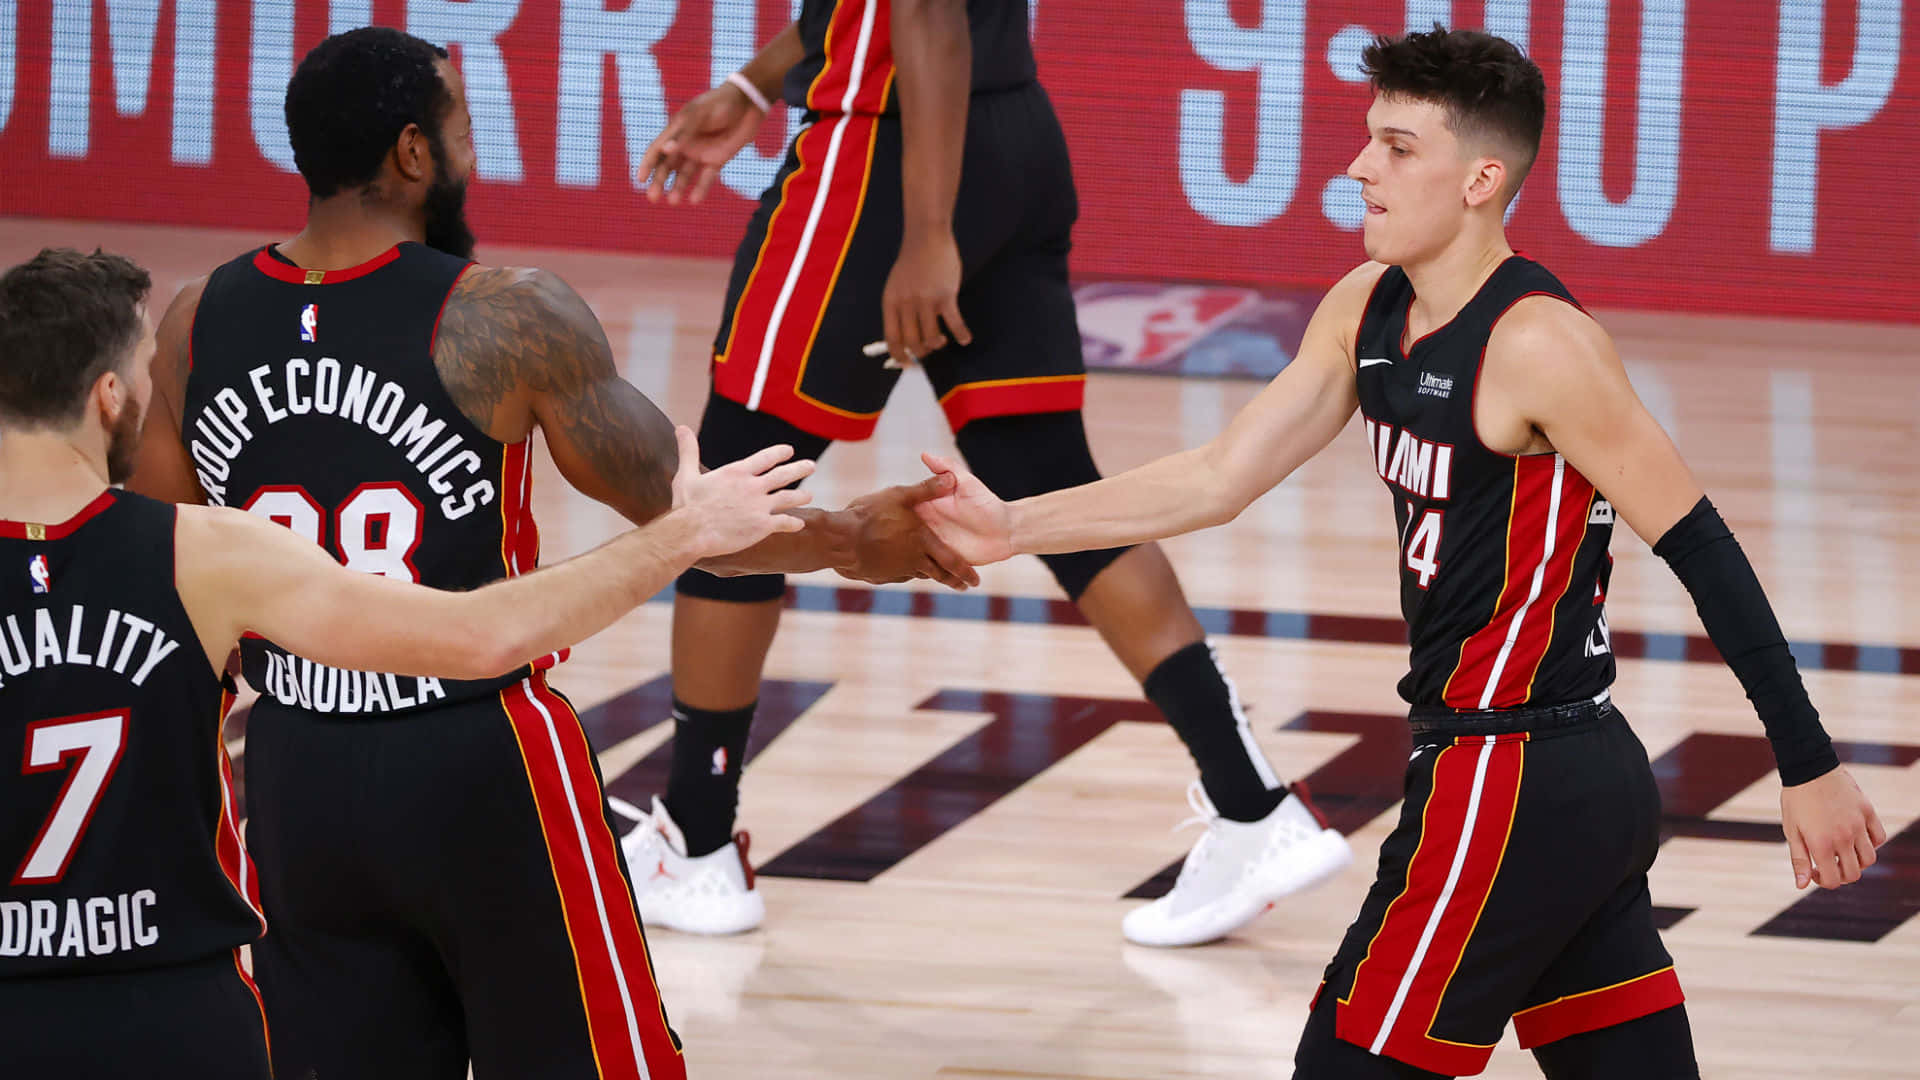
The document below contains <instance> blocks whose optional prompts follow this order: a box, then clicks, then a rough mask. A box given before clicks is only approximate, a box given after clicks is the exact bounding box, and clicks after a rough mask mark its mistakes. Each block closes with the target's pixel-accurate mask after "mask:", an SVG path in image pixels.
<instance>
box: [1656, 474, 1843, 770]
mask: <svg viewBox="0 0 1920 1080" xmlns="http://www.w3.org/2000/svg"><path fill="white" fill-rule="evenodd" d="M1653 551H1654V554H1656V555H1658V556H1660V557H1661V558H1663V559H1665V560H1666V561H1667V563H1668V565H1670V566H1671V567H1672V568H1673V572H1674V575H1675V576H1677V577H1678V578H1679V579H1680V582H1681V584H1683V585H1685V586H1686V587H1687V592H1688V593H1690V594H1691V595H1692V596H1693V601H1694V607H1695V609H1696V610H1697V611H1698V612H1699V614H1700V623H1701V625H1702V626H1704V627H1705V628H1706V631H1707V637H1708V638H1709V639H1711V640H1712V641H1713V644H1714V647H1715V648H1717V649H1719V650H1720V656H1721V658H1722V659H1724V660H1725V661H1726V663H1727V666H1728V667H1730V668H1732V669H1733V673H1734V675H1735V676H1736V677H1738V678H1739V680H1740V685H1741V687H1743V688H1744V689H1745V690H1746V692H1747V698H1748V700H1750V701H1752V702H1753V708H1754V711H1755V712H1756V713H1757V714H1759V717H1760V722H1761V723H1762V724H1763V725H1764V726H1765V727H1766V731H1767V740H1768V741H1769V742H1770V743H1771V744H1772V746H1773V757H1774V762H1775V764H1776V765H1778V767H1779V770H1780V780H1781V783H1783V784H1785V785H1787V786H1789V787H1791V786H1794V785H1796V784H1803V783H1805V782H1807V781H1809V780H1813V779H1816V778H1818V777H1819V776H1821V775H1823V774H1824V773H1827V772H1829V771H1830V770H1832V769H1833V768H1834V767H1835V766H1837V765H1838V764H1839V763H1840V760H1839V758H1838V757H1837V756H1836V755H1835V753H1834V749H1833V742H1832V740H1831V739H1829V738H1828V737H1827V732H1826V729H1825V728H1823V727H1822V726H1821V725H1820V714H1819V712H1817V711H1816V710H1815V709H1814V707H1813V703H1812V702H1811V701H1809V700H1808V698H1807V691H1806V688H1805V687H1804V686H1803V685H1802V684H1801V682H1800V672H1799V670H1798V669H1797V668H1796V667H1795V666H1794V662H1793V653H1792V652H1791V651H1790V650H1789V649H1788V647H1787V640H1786V635H1785V634H1783V633H1782V632H1781V630H1780V620H1779V619H1778V618H1776V617H1775V616H1774V613H1773V606H1772V605H1771V604H1769V603H1768V602H1767V597H1766V593H1765V592H1764V591H1762V589H1761V587H1760V579H1759V577H1758V576H1757V575H1755V574H1754V572H1753V564H1752V563H1750V562H1748V561H1747V557H1746V554H1745V553H1744V552H1743V551H1741V549H1740V544H1739V541H1737V540H1735V539H1734V538H1733V533H1732V531H1731V530H1729V529H1728V528H1727V526H1726V523H1725V522H1724V521H1722V520H1721V519H1720V515H1719V513H1718V512H1717V511H1715V510H1714V509H1713V504H1712V503H1711V502H1709V501H1708V500H1707V499H1706V498H1704V497H1702V498H1701V499H1700V501H1699V503H1698V504H1696V505H1695V506H1694V508H1693V510H1692V511H1690V512H1689V513H1688V514H1687V515H1686V516H1685V517H1683V518H1681V519H1680V521H1679V522H1678V523H1677V524H1675V525H1674V526H1673V527H1672V528H1670V529H1668V530H1667V531H1666V533H1665V534H1663V535H1662V536H1661V537H1660V540H1659V542H1658V543H1656V544H1655V545H1654V546H1653Z"/></svg>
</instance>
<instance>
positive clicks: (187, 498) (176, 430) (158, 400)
mask: <svg viewBox="0 0 1920 1080" xmlns="http://www.w3.org/2000/svg"><path fill="white" fill-rule="evenodd" d="M206 287H207V279H206V278H200V279H198V280H196V281H191V282H188V283H187V285H186V287H185V288H182V289H181V290H180V292H179V294H178V295H176V296H175V297H174V298H173V303H171V304H169V305H167V312H166V314H165V315H162V316H161V317H160V326H159V327H158V328H157V329H156V330H155V331H154V352H153V400H152V401H151V402H149V403H148V405H147V422H146V428H145V430H144V431H142V433H141V435H140V449H139V450H138V452H137V453H136V455H135V457H134V467H133V475H132V476H131V477H130V478H129V479H128V480H127V490H129V491H137V492H139V493H140V494H142V495H145V496H148V497H149V498H154V499H164V500H166V501H167V502H176V503H204V502H206V501H207V494H206V492H205V491H202V490H201V488H200V479H199V477H197V476H195V475H194V471H193V459H192V458H190V457H188V456H187V444H186V439H185V434H184V432H183V431H182V427H183V424H182V421H183V420H184V409H185V406H184V402H185V401H186V397H187V372H188V371H189V370H190V369H191V368H192V367H193V352H192V340H191V339H192V335H193V316H194V313H195V312H196V311H198V310H199V308H200V294H201V292H203V291H204V290H205V289H206Z"/></svg>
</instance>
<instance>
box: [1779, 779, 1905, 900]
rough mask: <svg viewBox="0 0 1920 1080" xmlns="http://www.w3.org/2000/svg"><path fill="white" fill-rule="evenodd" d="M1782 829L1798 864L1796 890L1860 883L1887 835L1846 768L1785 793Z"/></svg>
mask: <svg viewBox="0 0 1920 1080" xmlns="http://www.w3.org/2000/svg"><path fill="white" fill-rule="evenodd" d="M1780 827H1781V828H1782V829H1783V830H1785V832H1786V834H1787V851H1788V853H1789V854H1790V855H1791V856H1792V858H1793V885H1794V888H1797V889H1804V888H1806V887H1807V884H1808V883H1809V882H1811V883H1813V884H1815V885H1818V886H1820V887H1821V888H1823V889H1837V888H1839V887H1840V886H1842V885H1848V884H1851V883H1853V882H1856V881H1859V880H1860V871H1861V870H1862V869H1863V868H1865V867H1869V866H1872V865H1873V862H1874V853H1873V849H1874V848H1877V847H1879V846H1880V845H1881V844H1884V843H1886V842H1887V830H1886V828H1885V827H1884V826H1882V825H1881V824H1880V815H1879V814H1876V813H1874V810H1873V804H1872V803H1870V802H1868V801H1867V797H1866V795H1864V794H1863V793H1862V792H1861V791H1860V785H1858V784H1856V783H1854V782H1853V776H1852V774H1850V773H1848V772H1847V767H1846V766H1845V765H1842V766H1840V767H1839V768H1836V769H1834V770H1833V771H1832V772H1829V773H1827V774H1826V775H1824V776H1821V777H1819V778H1818V779H1815V780H1809V781H1807V782H1806V783H1804V784H1796V785H1794V786H1793V787H1790V788H1782V789H1781V790H1780Z"/></svg>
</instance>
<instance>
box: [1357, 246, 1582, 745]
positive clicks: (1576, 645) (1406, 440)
mask: <svg viewBox="0 0 1920 1080" xmlns="http://www.w3.org/2000/svg"><path fill="white" fill-rule="evenodd" d="M1528 296H1555V297H1559V298H1560V299H1562V300H1564V301H1566V302H1567V303H1570V304H1575V305H1576V306H1578V302H1577V301H1575V300H1574V298H1573V295H1572V294H1571V293H1569V292H1568V291H1567V288H1566V286H1564V285H1562V284H1561V283H1560V282H1559V280H1558V279H1557V278H1555V277H1554V276H1553V275H1552V274H1550V273H1548V272H1547V270H1546V269H1545V268H1544V267H1542V266H1541V265H1540V264H1538V263H1536V262H1533V261H1532V260H1530V259H1527V258H1524V257H1522V256H1519V255H1515V256H1513V257H1511V258H1509V259H1507V260H1506V261H1505V262H1504V263H1502V264H1501V265H1500V267H1499V268H1498V269H1496V270H1495V271H1494V272H1493V276H1492V277H1490V278H1488V279H1487V281H1486V284H1484V285H1482V286H1481V287H1480V291H1479V292H1478V293H1476V294H1475V295H1474V297H1473V299H1472V300H1470V301H1468V302H1467V305H1466V307H1464V308H1462V309H1460V313H1459V314H1458V315H1455V316H1454V317H1453V320H1452V321H1451V322H1449V323H1447V324H1446V325H1445V326H1442V327H1440V328H1439V329H1437V330H1435V331H1433V332H1432V333H1429V334H1427V335H1426V336H1425V337H1422V338H1421V339H1420V340H1418V341H1415V342H1413V343H1412V344H1411V345H1407V346H1405V348H1403V342H1405V340H1406V338H1405V334H1406V328H1407V312H1408V310H1409V308H1410V306H1411V305H1412V303H1413V286H1412V284H1411V282H1409V281H1408V279H1407V275H1406V273H1405V272H1404V271H1402V270H1401V269H1400V268H1399V267H1397V266H1396V267H1391V268H1389V269H1388V270H1387V271H1386V272H1385V273H1383V274H1382V275H1381V276H1380V280H1379V282H1378V283H1377V284H1376V285H1375V286H1374V290H1373V295H1372V296H1371V297H1370V298H1369V299H1368V301H1367V307H1366V313H1365V314H1364V315H1363V316H1362V318H1361V321H1360V330H1359V334H1358V336H1357V338H1356V339H1355V350H1354V351H1355V356H1354V359H1355V363H1356V365H1357V367H1358V379H1359V393H1360V410H1361V413H1362V414H1363V415H1364V417H1365V420H1366V434H1367V445H1368V448H1369V449H1370V451H1371V452H1372V455H1373V464H1374V471H1376V472H1377V473H1379V474H1380V478H1381V479H1382V480H1384V481H1385V482H1386V485H1387V490H1388V491H1389V492H1390V493H1391V494H1392V495H1393V511H1394V517H1395V519H1396V521H1397V523H1398V525H1399V529H1400V554H1399V563H1400V610H1401V613H1402V614H1403V615H1405V616H1406V620H1407V626H1408V631H1409V636H1410V641H1411V645H1412V666H1411V670H1410V671H1409V672H1408V673H1407V676H1406V678H1404V679H1402V680H1401V681H1400V696H1401V697H1403V698H1405V699H1406V700H1407V701H1408V702H1409V703H1411V704H1414V705H1442V706H1447V707H1451V708H1455V709H1507V708H1519V707H1522V706H1531V705H1554V704H1562V703H1565V702H1570V701H1576V700H1579V699H1581V698H1588V697H1593V696H1594V695H1597V694H1599V693H1600V692H1601V691H1603V690H1605V689H1606V688H1607V687H1608V686H1609V685H1611V684H1612V682H1613V651H1612V647H1611V643H1610V642H1609V640H1608V635H1607V622H1606V616H1605V610H1604V606H1603V602H1604V600H1605V598H1606V588H1607V578H1608V575H1609V574H1610V573H1611V570H1612V565H1613V564H1612V560H1611V558H1610V556H1608V554H1607V543H1608V541H1609V539H1611V537H1612V534H1613V507H1612V506H1611V505H1609V504H1608V503H1607V501H1606V500H1605V499H1604V498H1602V497H1601V496H1600V495H1599V493H1598V492H1596V491H1595V490H1594V487H1593V485H1592V484H1590V483H1588V482H1587V479H1586V477H1584V476H1581V475H1580V473H1579V472H1578V470H1576V469H1574V467H1573V466H1571V465H1569V464H1568V463H1567V461H1566V459H1565V458H1563V457H1561V456H1560V455H1559V454H1552V453H1549V454H1534V455H1526V456H1521V457H1515V456H1512V455H1509V454H1502V453H1499V452H1497V451H1494V450H1489V449H1487V448H1486V447H1485V446H1483V445H1481V443H1480V438H1479V434H1478V432H1477V431H1476V430H1475V428H1474V426H1473V406H1474V399H1475V390H1476V389H1477V382H1478V380H1479V378H1480V365H1481V360H1482V358H1483V357H1484V356H1485V355H1486V349H1487V339H1488V337H1489V336H1490V335H1491V334H1492V333H1493V327H1494V324H1495V323H1496V322H1497V321H1499V319H1500V317H1501V316H1502V315H1504V314H1505V313H1506V312H1507V310H1508V309H1509V308H1511V307H1512V306H1513V305H1514V304H1516V303H1518V302H1519V301H1520V300H1521V299H1523V298H1525V297H1528Z"/></svg>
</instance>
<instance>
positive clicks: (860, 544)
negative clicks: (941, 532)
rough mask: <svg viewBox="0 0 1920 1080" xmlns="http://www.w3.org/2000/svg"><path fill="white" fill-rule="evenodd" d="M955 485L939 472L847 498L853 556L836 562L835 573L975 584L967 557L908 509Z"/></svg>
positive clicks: (885, 581) (884, 581) (888, 580)
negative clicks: (844, 563) (841, 564)
mask: <svg viewBox="0 0 1920 1080" xmlns="http://www.w3.org/2000/svg"><path fill="white" fill-rule="evenodd" d="M957 486H958V481H957V480H956V479H955V478H954V477H953V476H952V475H951V474H949V473H941V474H939V475H935V476H929V477H927V478H926V479H925V480H922V481H920V482H919V483H917V484H911V485H905V486H900V487H890V488H882V489H880V490H879V491H876V492H874V493H873V494H871V495H862V496H860V497H859V498H857V499H855V500H853V501H852V502H850V503H848V504H847V512H848V513H849V514H852V515H853V516H854V537H853V551H854V561H853V563H852V564H851V565H848V566H844V567H841V568H840V575H841V576H842V577H848V578H852V579H853V580H855V581H865V582H868V583H870V584H873V585H890V584H892V583H894V582H897V581H911V580H913V579H914V578H932V579H933V580H935V581H937V582H939V583H940V584H942V585H945V586H947V587H948V588H950V589H963V590H964V589H967V588H969V587H971V586H974V585H978V584H980V575H979V574H977V573H975V572H974V569H973V567H972V566H971V565H970V564H968V562H967V560H965V559H963V558H961V557H960V554H959V553H958V552H956V551H954V550H953V549H952V548H951V547H949V546H947V545H946V544H945V543H944V542H942V541H941V539H940V538H939V537H938V536H935V535H934V533H933V530H932V529H930V528H928V527H927V525H926V523H925V522H923V521H921V520H920V516H919V515H918V514H916V513H914V508H915V507H916V506H918V505H920V504H921V503H924V502H926V501H927V500H929V499H937V498H940V497H941V496H944V495H949V494H952V492H953V490H954V488H955V487H957Z"/></svg>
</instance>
